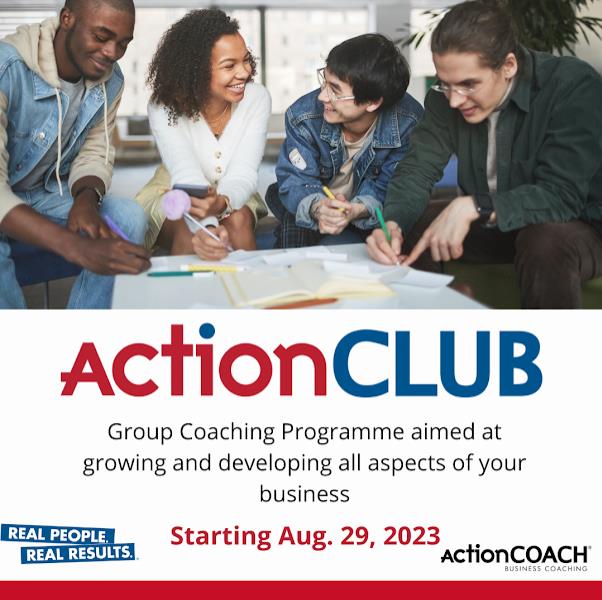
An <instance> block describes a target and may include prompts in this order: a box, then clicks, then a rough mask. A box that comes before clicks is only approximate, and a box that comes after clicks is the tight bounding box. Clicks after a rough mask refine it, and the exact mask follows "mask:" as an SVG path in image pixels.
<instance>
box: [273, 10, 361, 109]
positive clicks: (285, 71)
mask: <svg viewBox="0 0 602 600" xmlns="http://www.w3.org/2000/svg"><path fill="white" fill-rule="evenodd" d="M284 30H286V37H288V39H290V40H294V43H292V44H290V45H287V46H285V45H283V44H282V41H283V40H282V38H283V37H284V36H283V33H282V32H283V31H284ZM367 31H368V11H367V10H365V9H348V10H344V9H341V10H328V9H325V10H315V9H314V10H304V9H289V10H270V9H268V10H267V11H266V55H267V56H266V70H267V73H266V76H267V77H266V83H267V86H268V89H269V90H270V93H271V94H272V111H273V112H275V113H281V112H284V111H285V110H286V109H287V107H288V106H289V105H290V104H291V103H292V102H294V101H295V100H296V99H297V98H298V97H299V96H302V95H303V94H306V93H307V92H309V91H310V90H313V89H315V88H316V87H317V82H316V69H318V68H319V67H322V66H324V59H325V58H326V56H327V55H328V52H329V51H330V49H331V48H332V47H333V46H336V45H337V44H339V43H341V42H342V41H344V40H346V39H348V38H350V37H354V36H356V35H360V34H362V33H366V32H367Z"/></svg>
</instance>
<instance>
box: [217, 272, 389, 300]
mask: <svg viewBox="0 0 602 600" xmlns="http://www.w3.org/2000/svg"><path fill="white" fill-rule="evenodd" d="M219 277H220V279H221V281H222V283H223V285H224V287H225V289H226V293H227V294H228V297H229V299H230V302H231V303H232V305H233V306H235V307H237V308H244V307H251V306H255V307H262V306H275V305H278V304H287V303H289V302H297V301H300V300H309V299H313V298H366V297H369V296H390V295H392V294H393V293H394V292H393V290H392V289H391V288H390V287H389V286H388V285H386V284H384V283H382V282H381V281H379V280H377V279H365V278H364V279H362V278H354V277H351V276H340V275H334V274H332V273H329V272H327V271H326V270H325V269H324V266H323V264H322V262H321V261H302V262H298V263H296V264H293V265H291V266H290V267H281V268H271V269H269V270H267V269H265V270H248V271H238V272H234V273H219Z"/></svg>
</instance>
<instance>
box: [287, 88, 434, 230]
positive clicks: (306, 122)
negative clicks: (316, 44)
mask: <svg viewBox="0 0 602 600" xmlns="http://www.w3.org/2000/svg"><path fill="white" fill-rule="evenodd" d="M319 93H320V90H314V91H313V92H310V93H309V94H306V95H305V96H302V97H301V98H299V99H298V100H297V101H296V102H295V103H294V104H292V105H291V106H290V107H289V109H288V110H287V111H286V116H285V126H286V140H285V141H284V144H283V145H282V148H281V150H280V156H279V158H278V164H277V165H276V177H277V179H278V190H279V194H280V200H281V202H282V203H283V204H284V206H285V207H286V209H287V210H288V211H289V212H290V213H292V214H294V215H295V221H296V223H297V225H299V226H300V227H306V228H308V229H317V225H316V223H315V221H314V220H313V218H312V217H311V215H310V210H311V206H312V204H313V202H314V201H316V200H318V199H320V198H323V197H324V193H323V191H322V186H323V185H329V184H330V182H331V181H332V180H333V179H334V177H335V176H336V175H337V174H338V173H339V171H340V169H341V166H342V165H343V164H344V163H345V161H346V160H347V150H346V148H345V142H344V140H343V136H342V132H341V126H340V125H331V124H330V123H327V122H326V121H325V120H324V118H323V114H324V110H323V105H322V103H321V102H319V101H318V95H319ZM422 112H423V110H422V107H421V106H420V104H419V103H418V102H417V101H416V100H414V98H412V96H410V95H409V94H405V96H404V97H403V98H402V99H401V100H400V101H399V102H397V103H396V104H394V105H393V106H390V107H389V108H386V109H384V110H383V111H381V113H380V114H379V116H378V119H377V122H376V127H375V129H374V132H373V135H372V138H371V140H370V141H369V143H367V144H366V145H365V146H364V148H363V149H362V150H361V151H360V152H359V153H358V154H357V155H356V156H355V157H354V159H353V193H352V197H351V198H350V201H351V202H361V203H363V204H364V205H365V206H366V208H367V209H368V212H369V214H370V215H369V216H368V217H366V218H364V219H358V220H356V221H354V222H353V224H354V225H355V226H356V227H358V228H360V229H373V228H374V227H376V225H377V224H378V220H377V217H376V213H375V208H376V207H377V206H379V207H381V208H382V205H383V203H384V200H385V193H386V190H387V185H388V183H389V179H390V178H391V176H392V175H393V172H394V171H395V167H396V166H397V163H398V162H399V161H400V160H401V159H402V158H403V157H404V155H405V154H406V152H407V151H408V148H409V144H410V133H411V131H412V129H413V128H414V126H415V125H416V123H417V122H418V120H419V119H420V117H421V116H422Z"/></svg>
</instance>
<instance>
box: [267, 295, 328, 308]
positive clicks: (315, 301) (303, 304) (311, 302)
mask: <svg viewBox="0 0 602 600" xmlns="http://www.w3.org/2000/svg"><path fill="white" fill-rule="evenodd" d="M337 301H338V298H309V299H308V300H297V301H296V302H287V303H286V304H274V305H273V306H266V307H265V308H266V309H267V310H277V309H281V308H307V307H308V306H319V305H320V304H332V303H333V302H337Z"/></svg>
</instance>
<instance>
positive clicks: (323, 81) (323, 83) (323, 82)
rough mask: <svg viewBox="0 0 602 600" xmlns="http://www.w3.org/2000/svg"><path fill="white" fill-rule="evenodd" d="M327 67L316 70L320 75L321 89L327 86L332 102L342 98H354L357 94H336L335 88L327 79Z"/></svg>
mask: <svg viewBox="0 0 602 600" xmlns="http://www.w3.org/2000/svg"><path fill="white" fill-rule="evenodd" d="M325 69H326V67H322V68H321V69H318V70H317V71H316V73H317V75H318V83H319V84H320V88H321V89H324V88H326V93H327V94H328V99H329V100H330V101H331V102H339V101H341V100H354V99H355V96H337V95H336V94H335V92H334V90H333V89H332V87H331V86H330V83H328V81H326V75H325V74H324V71H325Z"/></svg>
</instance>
